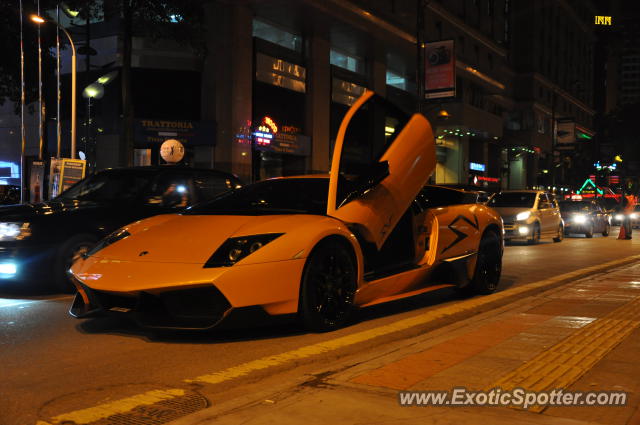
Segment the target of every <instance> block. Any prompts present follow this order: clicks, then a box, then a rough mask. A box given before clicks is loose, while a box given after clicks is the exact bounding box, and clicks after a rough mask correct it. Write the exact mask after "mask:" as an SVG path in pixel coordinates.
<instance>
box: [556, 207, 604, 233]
mask: <svg viewBox="0 0 640 425" xmlns="http://www.w3.org/2000/svg"><path fill="white" fill-rule="evenodd" d="M558 204H559V206H560V214H561V215H562V220H563V222H564V234H565V235H568V234H570V233H579V234H584V235H585V236H586V237H587V238H592V237H593V234H594V233H602V236H609V232H610V230H611V216H610V215H609V213H607V212H606V211H604V210H603V209H602V208H601V207H600V205H598V204H597V203H596V202H594V201H560V202H559V203H558Z"/></svg>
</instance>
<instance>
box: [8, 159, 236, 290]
mask: <svg viewBox="0 0 640 425" xmlns="http://www.w3.org/2000/svg"><path fill="white" fill-rule="evenodd" d="M240 185H241V183H240V181H239V180H238V178H237V177H235V176H233V175H231V174H228V173H223V172H218V171H214V170H205V169H193V168H182V167H170V166H167V167H132V168H120V169H109V170H104V171H101V172H99V173H96V174H93V175H91V176H89V177H87V178H86V179H84V180H82V181H80V182H79V183H77V184H76V185H74V186H73V187H71V188H69V189H68V190H67V191H65V192H63V193H62V194H61V195H60V196H58V197H57V198H55V199H53V200H51V201H49V202H44V203H40V204H25V205H11V206H2V207H0V284H2V282H3V281H4V282H7V281H15V282H20V283H30V284H45V283H46V284H53V288H52V289H56V290H59V291H67V290H70V289H72V287H71V285H70V283H69V281H68V279H67V276H66V271H67V270H68V269H69V267H70V266H71V264H72V263H73V261H74V260H75V259H76V258H78V257H79V256H80V255H82V254H83V253H85V252H87V250H88V249H90V248H91V247H92V246H93V245H94V244H95V243H96V242H97V241H98V240H99V239H101V238H103V237H105V236H106V235H108V234H110V233H111V232H113V231H114V230H116V229H118V228H120V227H122V226H124V225H125V224H128V223H131V222H134V221H137V220H140V219H143V218H146V217H150V216H153V215H157V214H168V213H174V212H177V211H179V210H181V209H182V208H184V207H186V206H189V205H191V204H194V203H197V202H201V201H206V200H210V199H212V198H214V197H215V196H217V195H219V194H220V193H222V192H225V191H227V190H230V189H234V188H237V187H240Z"/></svg>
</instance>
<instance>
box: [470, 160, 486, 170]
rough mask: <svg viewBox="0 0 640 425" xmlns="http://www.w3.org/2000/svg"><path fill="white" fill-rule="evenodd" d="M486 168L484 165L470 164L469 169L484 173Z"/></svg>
mask: <svg viewBox="0 0 640 425" xmlns="http://www.w3.org/2000/svg"><path fill="white" fill-rule="evenodd" d="M485 168H486V167H485V166H484V164H478V163H477V162H470V163H469V169H470V170H473V171H484V170H485Z"/></svg>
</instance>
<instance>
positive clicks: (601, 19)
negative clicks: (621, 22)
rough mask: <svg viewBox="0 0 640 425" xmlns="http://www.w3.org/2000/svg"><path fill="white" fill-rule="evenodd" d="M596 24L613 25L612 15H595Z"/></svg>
mask: <svg viewBox="0 0 640 425" xmlns="http://www.w3.org/2000/svg"><path fill="white" fill-rule="evenodd" d="M595 24H596V25H606V26H611V16H597V15H596V17H595Z"/></svg>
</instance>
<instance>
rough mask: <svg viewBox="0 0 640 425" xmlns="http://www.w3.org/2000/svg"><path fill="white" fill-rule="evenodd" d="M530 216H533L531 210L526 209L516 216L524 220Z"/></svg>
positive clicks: (519, 219) (517, 218)
mask: <svg viewBox="0 0 640 425" xmlns="http://www.w3.org/2000/svg"><path fill="white" fill-rule="evenodd" d="M529 217H531V211H524V212H521V213H520V214H518V215H517V216H516V220H517V221H522V220H526V219H528V218H529Z"/></svg>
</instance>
